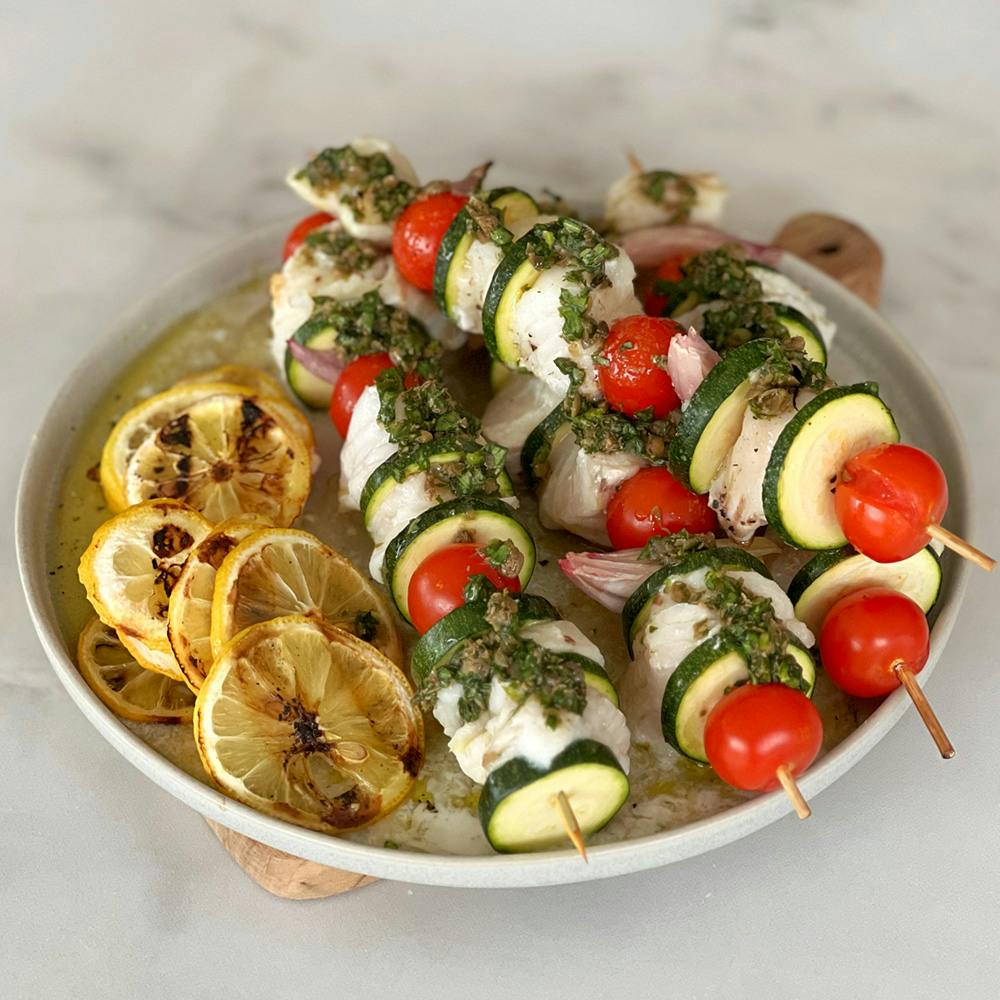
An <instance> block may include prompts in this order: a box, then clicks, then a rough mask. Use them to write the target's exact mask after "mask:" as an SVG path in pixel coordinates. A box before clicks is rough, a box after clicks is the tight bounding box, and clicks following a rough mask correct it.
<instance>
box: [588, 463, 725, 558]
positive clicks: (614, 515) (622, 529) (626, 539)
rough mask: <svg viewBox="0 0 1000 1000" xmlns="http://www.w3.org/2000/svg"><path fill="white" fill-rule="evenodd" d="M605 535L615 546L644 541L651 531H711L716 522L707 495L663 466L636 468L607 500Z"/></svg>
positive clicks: (657, 533)
mask: <svg viewBox="0 0 1000 1000" xmlns="http://www.w3.org/2000/svg"><path fill="white" fill-rule="evenodd" d="M607 525H608V537H609V538H610V539H611V544H612V545H613V546H614V547H615V548H616V549H633V548H639V547H640V546H642V545H645V544H646V542H648V541H649V540H650V539H651V538H652V537H653V536H654V535H672V534H674V533H675V532H677V531H680V530H681V529H683V528H686V529H687V530H688V531H690V532H692V533H699V532H704V531H710V532H714V531H715V529H716V528H717V527H718V526H719V522H718V521H717V520H716V517H715V511H713V510H712V508H711V507H709V505H708V498H707V497H703V496H699V495H698V494H697V493H692V492H691V491H690V490H689V489H687V487H685V486H683V485H682V484H681V483H679V482H678V481H677V480H676V479H674V477H673V476H672V475H670V473H669V472H667V470H666V469H664V468H661V467H659V466H653V467H652V468H649V469H640V470H639V471H638V472H637V473H636V474H635V475H634V476H633V477H632V478H631V479H626V480H625V482H624V483H622V484H621V486H619V487H618V490H617V491H616V493H615V495H614V496H613V497H612V498H611V501H610V503H609V504H608V513H607Z"/></svg>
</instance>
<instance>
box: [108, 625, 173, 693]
mask: <svg viewBox="0 0 1000 1000" xmlns="http://www.w3.org/2000/svg"><path fill="white" fill-rule="evenodd" d="M118 641H119V642H120V643H121V644H122V645H123V646H124V647H125V651H126V652H127V653H128V654H129V656H131V657H132V659H134V660H135V661H136V663H138V664H139V666H140V667H143V668H144V669H146V670H152V671H153V672H154V673H157V674H163V676H164V677H169V678H170V679H171V680H175V681H180V682H181V683H182V684H183V683H184V672H183V671H182V670H181V667H180V664H179V663H178V662H177V657H175V656H174V654H173V651H172V650H169V649H153V647H152V646H147V645H146V643H144V642H143V641H142V640H141V639H137V638H136V637H135V636H133V635H129V634H128V633H127V632H119V633H118Z"/></svg>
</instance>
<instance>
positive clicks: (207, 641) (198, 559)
mask: <svg viewBox="0 0 1000 1000" xmlns="http://www.w3.org/2000/svg"><path fill="white" fill-rule="evenodd" d="M264 527H267V522H265V521H262V520H261V519H260V518H259V517H254V516H253V515H243V516H241V517H234V518H231V519H230V520H228V521H223V522H222V524H220V525H217V526H216V527H215V528H214V529H213V530H212V531H211V532H210V533H209V534H207V535H206V536H205V537H204V538H203V539H202V540H201V541H200V542H199V543H198V544H197V545H196V546H195V547H194V548H193V549H192V550H191V554H190V555H189V556H188V559H187V562H186V563H185V564H184V569H182V570H181V575H180V576H179V577H178V578H177V582H176V584H175V585H174V589H173V590H172V591H171V593H170V606H169V608H168V609H167V637H168V638H169V639H170V646H171V648H172V649H173V651H174V657H175V658H176V663H177V665H178V667H179V670H180V673H181V675H182V676H183V678H184V680H185V681H186V682H187V684H188V687H190V688H191V690H192V691H197V690H198V688H200V687H201V684H202V681H204V679H205V674H207V673H208V668H209V667H210V666H211V665H212V641H211V633H212V594H213V592H214V590H215V575H216V572H217V571H218V569H219V567H220V566H221V565H222V560H223V559H225V558H226V556H227V555H229V553H230V552H231V551H232V550H233V549H234V548H236V546H237V545H238V544H239V543H240V542H241V541H243V539H244V538H246V537H247V535H250V534H253V532H255V531H258V530H260V529H261V528H264Z"/></svg>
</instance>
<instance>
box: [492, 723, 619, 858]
mask: <svg viewBox="0 0 1000 1000" xmlns="http://www.w3.org/2000/svg"><path fill="white" fill-rule="evenodd" d="M559 792H562V793H563V794H564V795H565V796H566V798H567V799H568V800H569V804H570V807H571V808H572V810H573V814H574V815H575V816H576V820H577V822H578V823H579V825H580V831H581V832H582V833H583V835H584V836H585V837H587V836H590V835H591V834H594V833H596V832H597V831H598V830H600V829H601V828H602V827H604V826H606V825H607V824H608V823H609V822H610V821H611V819H612V818H613V817H614V816H615V814H616V813H617V812H618V810H619V809H621V807H622V806H623V805H624V804H625V802H626V800H627V799H628V795H629V783H628V776H627V775H626V774H625V772H624V771H623V770H622V767H621V765H620V764H619V763H618V759H617V758H616V757H615V755H614V754H613V753H612V752H611V751H610V750H609V749H608V748H607V747H606V746H605V745H604V744H603V743H598V742H597V741H596V740H587V739H584V740H577V741H576V742H574V743H571V744H570V745H569V746H568V747H566V749H565V750H563V751H562V752H561V753H560V754H558V755H557V756H556V757H555V758H554V759H553V760H552V763H551V764H550V765H549V766H548V767H547V768H541V767H537V766H536V765H534V764H532V763H530V762H529V761H527V760H525V759H524V758H523V757H516V758H515V759H514V760H509V761H507V763H506V764H501V766H500V767H498V768H497V769H496V770H495V771H493V772H492V773H491V774H490V775H489V777H488V778H487V779H486V784H485V785H484V786H483V791H482V794H481V795H480V797H479V821H480V823H481V824H482V827H483V832H484V833H485V834H486V839H487V840H488V841H489V842H490V844H491V845H492V847H493V848H494V850H497V851H502V852H514V851H537V850H542V849H544V848H551V847H555V846H557V845H559V844H564V843H565V844H567V845H568V841H567V839H566V833H565V830H564V828H563V824H562V819H561V816H560V812H559V807H558V804H557V799H556V797H557V796H558V794H559Z"/></svg>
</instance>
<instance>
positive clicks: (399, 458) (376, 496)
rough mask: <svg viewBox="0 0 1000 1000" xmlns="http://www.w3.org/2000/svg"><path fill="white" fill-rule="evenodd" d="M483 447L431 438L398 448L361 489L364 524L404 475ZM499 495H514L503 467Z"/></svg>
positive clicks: (459, 460) (459, 459) (455, 459)
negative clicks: (403, 449) (408, 446)
mask: <svg viewBox="0 0 1000 1000" xmlns="http://www.w3.org/2000/svg"><path fill="white" fill-rule="evenodd" d="M481 452H482V448H481V447H479V446H477V445H476V444H475V442H469V441H448V440H444V441H430V442H428V443H427V444H421V445H417V447H416V448H408V449H407V450H406V451H405V452H397V453H396V454H395V455H393V456H391V457H390V458H388V459H386V461H384V462H383V463H382V464H381V465H380V466H379V467H378V468H377V469H376V470H375V471H374V472H373V473H372V474H371V475H370V476H369V477H368V480H367V482H366V483H365V485H364V489H362V491H361V500H360V505H361V510H362V513H363V514H364V518H365V527H366V528H367V527H368V525H369V524H370V523H371V520H372V518H373V517H374V516H375V513H376V512H377V511H378V509H379V507H381V505H382V504H383V503H385V501H386V500H387V499H388V498H389V497H390V496H391V494H392V491H393V490H394V489H395V488H396V487H397V486H398V485H399V484H400V483H402V482H403V480H404V479H407V478H408V477H410V476H412V475H415V474H416V473H418V472H422V471H425V470H426V469H428V468H429V467H430V466H432V465H444V464H448V463H463V462H467V460H468V459H469V458H470V457H471V456H473V455H477V454H480V453H481ZM497 483H498V484H499V486H500V492H499V494H497V495H498V496H501V497H510V496H513V495H514V484H513V483H512V482H511V481H510V476H508V475H507V472H506V470H504V469H501V470H499V472H498V474H497Z"/></svg>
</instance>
